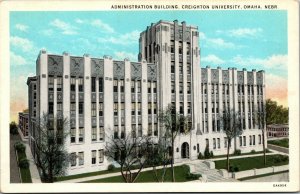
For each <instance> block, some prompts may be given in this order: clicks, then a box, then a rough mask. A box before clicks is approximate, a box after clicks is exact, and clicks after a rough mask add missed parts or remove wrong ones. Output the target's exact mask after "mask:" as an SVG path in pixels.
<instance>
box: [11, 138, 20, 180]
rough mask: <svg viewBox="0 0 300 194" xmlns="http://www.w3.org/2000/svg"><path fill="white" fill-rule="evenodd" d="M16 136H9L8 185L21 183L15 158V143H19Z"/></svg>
mask: <svg viewBox="0 0 300 194" xmlns="http://www.w3.org/2000/svg"><path fill="white" fill-rule="evenodd" d="M20 140H21V139H20V137H19V136H18V135H11V134H10V183H21V179H20V172H19V166H18V162H17V158H16V152H15V147H14V145H15V143H16V142H17V141H20Z"/></svg>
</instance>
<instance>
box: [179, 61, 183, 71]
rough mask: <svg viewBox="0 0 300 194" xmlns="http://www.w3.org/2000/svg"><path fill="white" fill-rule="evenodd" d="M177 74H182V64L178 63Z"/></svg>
mask: <svg viewBox="0 0 300 194" xmlns="http://www.w3.org/2000/svg"><path fill="white" fill-rule="evenodd" d="M179 74H183V65H182V63H179Z"/></svg>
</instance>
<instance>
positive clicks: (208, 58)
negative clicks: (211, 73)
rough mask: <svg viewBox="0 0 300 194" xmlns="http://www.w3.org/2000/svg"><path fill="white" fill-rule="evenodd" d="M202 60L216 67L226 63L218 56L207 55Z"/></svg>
mask: <svg viewBox="0 0 300 194" xmlns="http://www.w3.org/2000/svg"><path fill="white" fill-rule="evenodd" d="M200 60H201V61H202V62H207V63H211V64H215V65H220V64H224V63H225V61H224V60H223V59H221V58H219V57H217V56H216V55H207V56H205V57H202V58H200Z"/></svg>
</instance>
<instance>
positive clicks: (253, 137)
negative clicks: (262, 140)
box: [252, 135, 255, 145]
mask: <svg viewBox="0 0 300 194" xmlns="http://www.w3.org/2000/svg"><path fill="white" fill-rule="evenodd" d="M252 141H253V143H252V144H253V145H255V135H253V136H252Z"/></svg>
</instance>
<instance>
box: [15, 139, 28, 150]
mask: <svg viewBox="0 0 300 194" xmlns="http://www.w3.org/2000/svg"><path fill="white" fill-rule="evenodd" d="M15 148H16V150H17V151H18V152H25V149H26V147H25V146H24V144H22V143H21V142H20V141H18V142H16V143H15Z"/></svg>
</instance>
